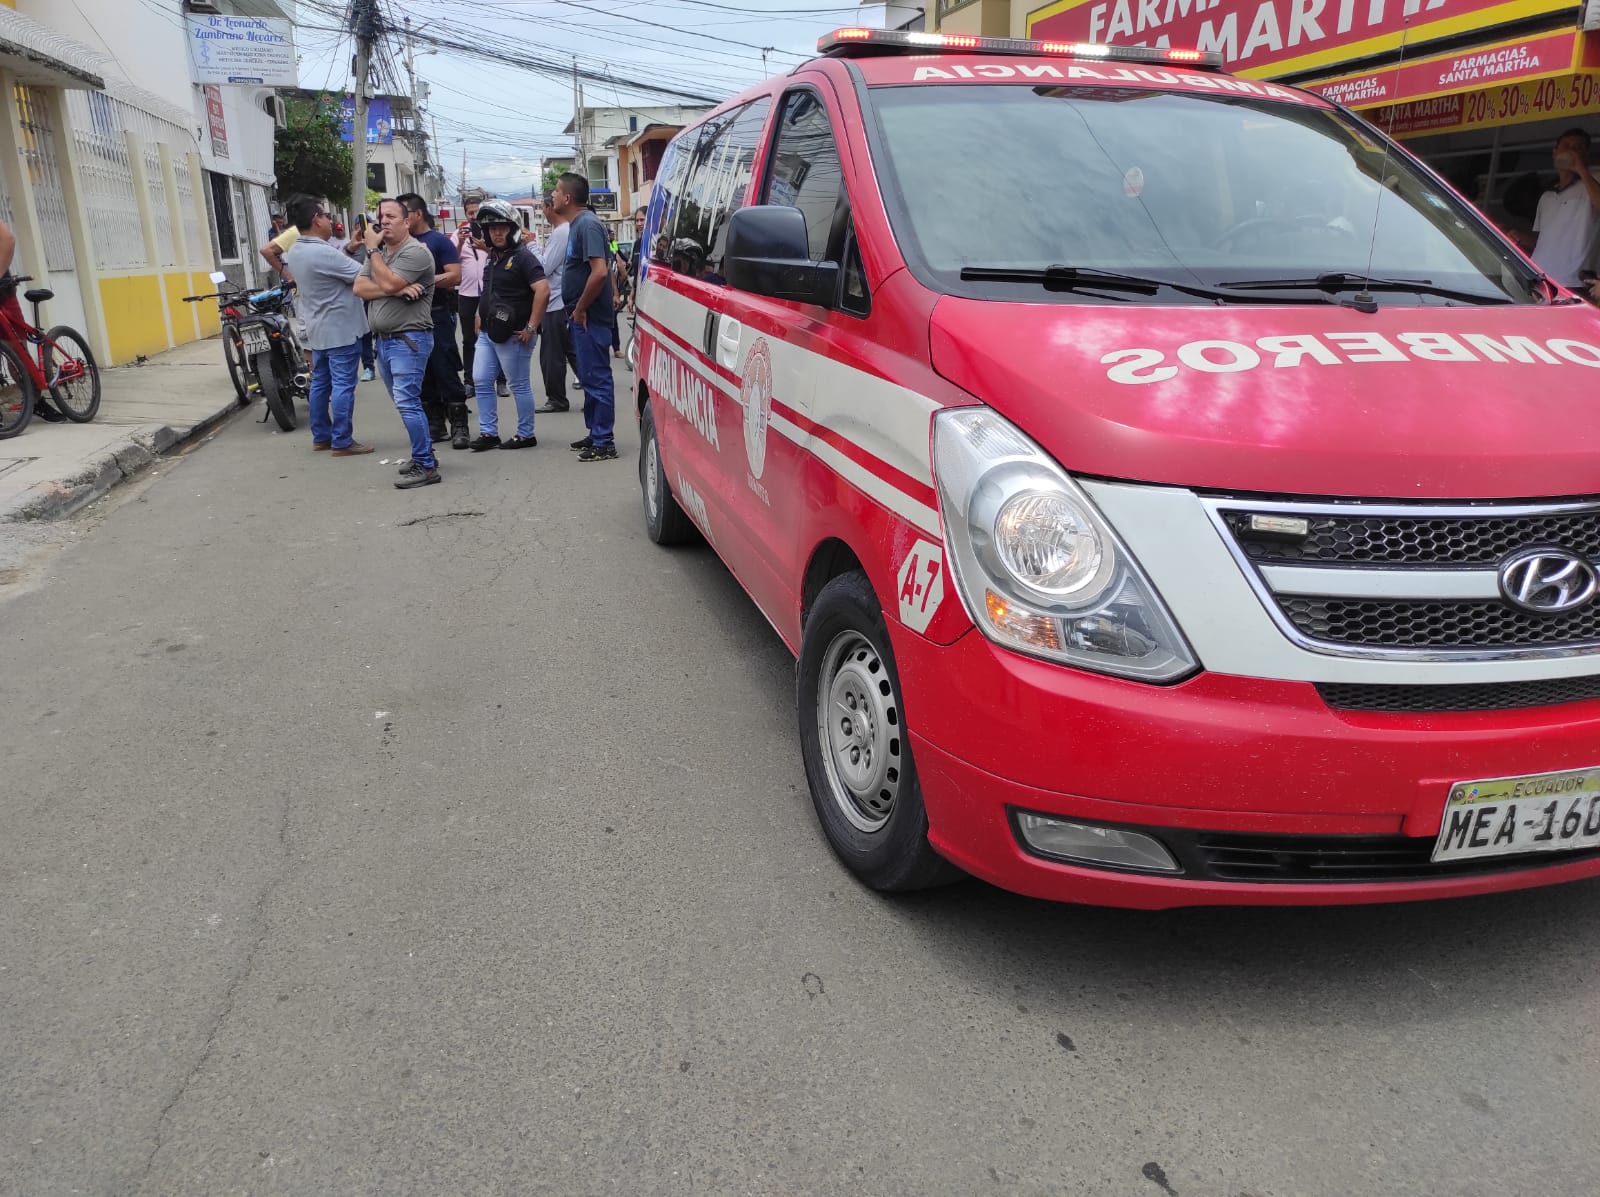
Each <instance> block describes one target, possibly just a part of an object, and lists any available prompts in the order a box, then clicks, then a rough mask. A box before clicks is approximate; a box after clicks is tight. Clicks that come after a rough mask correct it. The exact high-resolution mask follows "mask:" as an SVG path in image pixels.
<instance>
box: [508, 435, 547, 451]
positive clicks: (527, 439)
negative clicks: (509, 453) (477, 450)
mask: <svg viewBox="0 0 1600 1197" xmlns="http://www.w3.org/2000/svg"><path fill="white" fill-rule="evenodd" d="M538 443H539V438H538V437H536V436H534V435H533V433H531V432H530V433H528V435H527V436H514V437H512V438H511V439H510V440H508V441H501V442H500V447H501V448H502V449H531V448H533V447H534V446H535V445H537V444H538Z"/></svg>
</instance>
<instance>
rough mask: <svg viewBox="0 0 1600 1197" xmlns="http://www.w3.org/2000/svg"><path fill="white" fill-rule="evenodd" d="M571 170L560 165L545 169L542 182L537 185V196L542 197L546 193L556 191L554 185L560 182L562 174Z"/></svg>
mask: <svg viewBox="0 0 1600 1197" xmlns="http://www.w3.org/2000/svg"><path fill="white" fill-rule="evenodd" d="M571 169H572V168H571V167H570V166H566V165H562V164H557V165H555V166H547V167H545V169H544V181H543V182H541V183H540V184H539V194H541V195H543V194H544V193H545V192H546V191H554V190H555V189H556V184H557V183H559V182H561V176H562V174H563V172H565V171H568V170H571Z"/></svg>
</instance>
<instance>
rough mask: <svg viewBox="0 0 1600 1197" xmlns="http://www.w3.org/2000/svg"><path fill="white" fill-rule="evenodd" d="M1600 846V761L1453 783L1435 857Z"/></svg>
mask: <svg viewBox="0 0 1600 1197" xmlns="http://www.w3.org/2000/svg"><path fill="white" fill-rule="evenodd" d="M1584 848H1600V765H1595V766H1593V767H1591V768H1588V769H1572V770H1568V771H1566V772H1562V773H1531V774H1529V775H1528V776H1526V777H1497V778H1495V779H1494V780H1492V781H1462V782H1457V783H1456V784H1455V785H1453V786H1451V787H1450V797H1449V798H1447V799H1446V800H1445V804H1444V823H1443V824H1442V825H1441V826H1440V828H1439V839H1438V840H1437V841H1436V842H1435V843H1434V845H1433V859H1434V860H1435V861H1436V862H1437V861H1446V860H1473V859H1477V858H1479V857H1484V856H1516V855H1520V854H1523V853H1528V852H1572V851H1581V850H1582V849H1584Z"/></svg>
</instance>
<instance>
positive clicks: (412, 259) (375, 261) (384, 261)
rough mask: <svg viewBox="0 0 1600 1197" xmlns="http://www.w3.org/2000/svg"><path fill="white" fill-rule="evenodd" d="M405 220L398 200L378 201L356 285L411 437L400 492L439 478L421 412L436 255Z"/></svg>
mask: <svg viewBox="0 0 1600 1197" xmlns="http://www.w3.org/2000/svg"><path fill="white" fill-rule="evenodd" d="M406 223H407V222H406V213H405V209H404V208H403V207H401V205H400V202H399V201H398V200H392V199H386V200H384V201H383V202H382V203H380V204H379V205H378V223H377V225H376V226H374V227H373V228H370V229H368V230H367V249H368V251H369V252H368V253H367V261H366V264H365V265H363V266H362V267H361V273H360V274H358V275H357V276H356V283H355V292H356V296H357V298H359V299H366V300H370V301H371V306H369V307H368V309H367V320H368V322H369V323H370V324H371V325H372V337H373V342H374V348H375V349H376V350H377V357H378V372H379V373H380V374H382V375H383V385H384V386H386V387H388V388H389V396H390V398H392V399H393V400H394V405H395V407H396V409H398V410H399V412H400V418H401V420H403V421H405V426H406V433H407V434H408V435H409V436H410V437H411V461H410V463H409V464H408V465H407V466H406V467H405V468H404V469H402V470H401V471H400V481H398V482H396V483H395V486H396V487H398V488H399V489H400V490H411V489H412V488H413V487H418V486H431V485H432V484H433V483H435V482H438V481H439V480H440V479H439V461H438V459H437V458H436V457H434V455H433V441H432V438H431V437H430V436H429V433H428V417H427V416H426V415H425V414H423V411H422V376H423V374H425V373H426V372H427V369H428V355H429V354H430V353H432V352H433V311H432V301H433V255H432V254H431V253H429V252H428V248H427V246H425V245H423V244H422V242H420V241H417V240H414V239H413V238H412V236H411V233H410V232H409V231H408V229H407V228H406Z"/></svg>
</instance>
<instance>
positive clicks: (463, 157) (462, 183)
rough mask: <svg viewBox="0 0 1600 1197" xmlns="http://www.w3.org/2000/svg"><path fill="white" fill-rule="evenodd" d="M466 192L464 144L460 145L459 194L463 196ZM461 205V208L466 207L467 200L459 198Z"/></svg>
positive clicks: (465, 149) (465, 151)
mask: <svg viewBox="0 0 1600 1197" xmlns="http://www.w3.org/2000/svg"><path fill="white" fill-rule="evenodd" d="M466 194H467V147H466V146H462V147H461V196H462V197H465V196H466ZM461 206H462V208H463V209H465V208H466V206H467V201H466V199H465V198H462V199H461Z"/></svg>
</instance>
